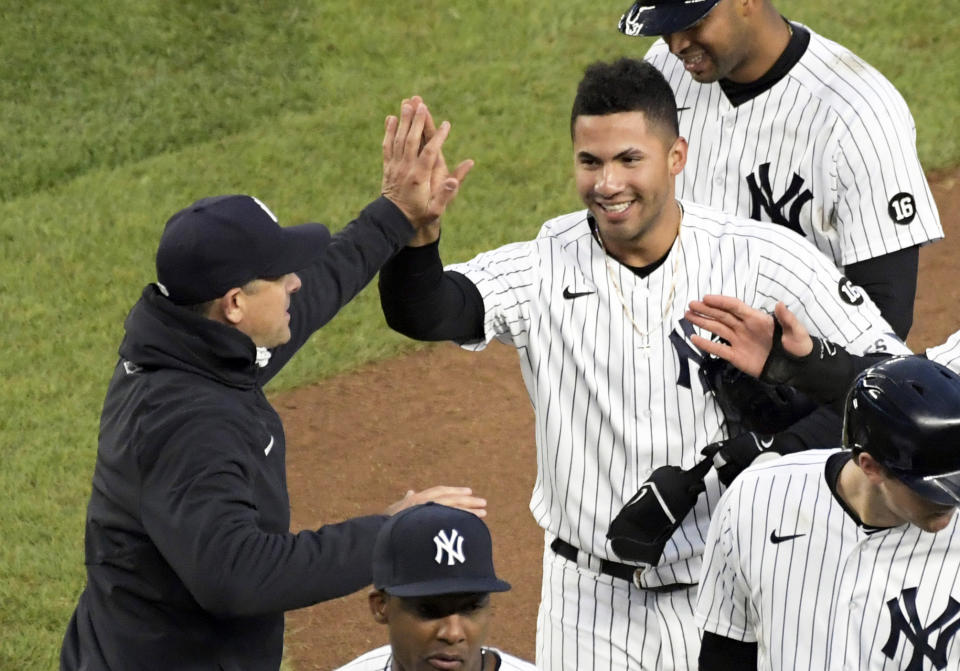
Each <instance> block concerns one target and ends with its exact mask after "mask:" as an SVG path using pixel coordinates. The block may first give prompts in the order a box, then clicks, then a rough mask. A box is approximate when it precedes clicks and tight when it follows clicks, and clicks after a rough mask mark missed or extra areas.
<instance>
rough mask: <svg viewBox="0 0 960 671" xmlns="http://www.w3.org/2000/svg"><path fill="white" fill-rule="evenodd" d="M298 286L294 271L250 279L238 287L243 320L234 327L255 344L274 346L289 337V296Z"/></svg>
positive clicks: (298, 279)
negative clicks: (250, 280)
mask: <svg viewBox="0 0 960 671" xmlns="http://www.w3.org/2000/svg"><path fill="white" fill-rule="evenodd" d="M299 289H300V278H299V277H298V276H297V274H296V273H287V274H286V275H281V276H280V277H277V278H272V279H261V280H254V281H253V282H250V283H248V284H247V285H246V286H245V287H244V288H243V289H241V293H242V300H243V305H244V313H243V315H244V316H243V320H242V321H241V322H240V323H238V324H237V328H238V329H240V330H241V331H243V332H244V333H246V334H247V335H248V336H250V339H251V340H253V342H254V344H255V345H257V346H258V347H276V346H277V345H282V344H283V343H285V342H287V341H288V340H290V313H289V312H288V310H289V309H290V295H291V294H293V293H296V292H297V291H298V290H299Z"/></svg>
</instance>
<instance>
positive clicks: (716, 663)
mask: <svg viewBox="0 0 960 671" xmlns="http://www.w3.org/2000/svg"><path fill="white" fill-rule="evenodd" d="M698 668H699V669H700V671H756V669H757V644H756V643H747V642H744V641H736V640H734V639H732V638H727V637H726V636H720V635H719V634H714V633H712V632H709V631H705V632H703V641H702V642H701V644H700V659H699V666H698Z"/></svg>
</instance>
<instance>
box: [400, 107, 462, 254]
mask: <svg viewBox="0 0 960 671" xmlns="http://www.w3.org/2000/svg"><path fill="white" fill-rule="evenodd" d="M385 128H386V131H385V133H384V137H383V182H382V186H381V193H382V194H383V195H384V196H385V197H386V198H388V199H390V200H391V201H392V202H393V203H394V204H395V205H396V206H397V207H399V208H400V210H401V211H402V212H403V213H404V214H405V215H406V216H407V219H409V220H410V223H411V224H412V225H413V227H414V228H415V229H417V231H418V234H419V233H420V231H421V230H422V229H424V228H425V227H428V226H430V225H431V224H436V222H437V221H438V220H439V218H440V216H441V215H442V214H443V213H444V211H445V210H446V208H447V205H449V204H450V203H451V202H452V201H453V199H454V198H456V196H457V193H458V192H459V190H460V185H461V184H462V183H463V180H464V179H465V178H466V176H467V173H468V172H470V169H471V168H472V167H473V161H472V160H470V159H467V160H465V161H463V162H461V163H460V164H459V165H458V166H457V168H456V169H455V170H454V171H453V172H452V173H451V172H449V170H448V169H447V164H446V160H445V159H444V156H443V151H442V149H443V143H444V142H445V141H446V139H447V136H448V135H449V133H450V123H449V122H448V121H444V122H443V123H442V124H440V126H439V127H436V126H435V125H434V121H433V117H432V116H431V115H430V111H429V110H428V109H427V106H426V104H425V103H424V102H423V100H422V99H421V98H420V97H419V96H414V97H412V98H407V99H404V100H403V102H402V103H401V105H400V116H399V118H398V117H396V116H393V115H390V116H388V117H387V118H386V121H385ZM436 234H437V235H439V231H438V230H437V231H436ZM434 239H435V237H434Z"/></svg>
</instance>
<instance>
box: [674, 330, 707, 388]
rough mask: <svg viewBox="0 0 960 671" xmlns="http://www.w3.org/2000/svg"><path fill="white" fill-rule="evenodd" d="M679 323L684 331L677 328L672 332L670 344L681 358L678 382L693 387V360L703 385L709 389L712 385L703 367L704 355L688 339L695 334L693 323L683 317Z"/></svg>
mask: <svg viewBox="0 0 960 671" xmlns="http://www.w3.org/2000/svg"><path fill="white" fill-rule="evenodd" d="M679 323H680V328H682V329H683V333H678V332H677V330H676V329H674V330H673V331H671V333H670V344H671V345H673V349H674V350H676V352H677V358H679V359H680V374H679V375H677V384H678V385H679V386H681V387H686V388H687V389H691V388H692V387H691V386H690V362H691V361H693V362H694V363H695V364H697V368H698V369H699V375H700V384H701V385H703V388H704V390H706V391H709V390H710V389H711V386H710V384H709V382H707V380H706V379H705V373H704V371H703V368H702V367H701V364H702V363H703V355H702V354H701V353H700V352H698V351H697V350H696V349H695V348H694V347H693V345H691V344H690V343H688V342H687V339H688V338H689V337H690V336H692V335H693V324H691V323H690V322H688V321H687V320H686V319H681V320H680V322H679Z"/></svg>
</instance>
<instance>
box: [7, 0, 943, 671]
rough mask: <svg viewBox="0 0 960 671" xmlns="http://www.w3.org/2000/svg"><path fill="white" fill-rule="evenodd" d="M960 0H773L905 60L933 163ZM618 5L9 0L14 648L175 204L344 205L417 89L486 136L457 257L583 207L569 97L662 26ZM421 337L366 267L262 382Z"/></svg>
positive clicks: (71, 522)
mask: <svg viewBox="0 0 960 671" xmlns="http://www.w3.org/2000/svg"><path fill="white" fill-rule="evenodd" d="M949 4H950V3H947V2H932V3H919V2H916V0H897V1H895V0H885V1H884V2H877V0H848V2H844V3H838V2H835V1H833V0H791V1H789V2H788V1H786V0H784V1H781V2H779V3H778V6H779V7H780V9H781V10H782V11H783V12H784V13H785V14H787V15H788V16H790V17H791V18H793V19H796V20H799V21H802V22H804V23H807V24H809V25H811V26H813V27H815V28H817V29H819V30H820V32H822V33H824V34H826V35H827V36H829V37H832V38H834V39H836V40H838V41H840V42H842V43H844V44H846V45H848V46H850V47H851V48H853V49H854V50H855V51H856V52H858V53H859V54H861V55H862V56H864V57H865V58H866V59H867V60H869V61H870V62H871V63H872V64H874V65H875V66H877V67H878V68H880V69H881V71H883V72H884V73H885V74H887V75H888V76H889V77H890V79H892V80H893V82H894V83H895V84H896V85H897V86H898V87H899V89H900V90H901V92H902V93H903V94H904V96H905V97H906V99H907V101H908V103H909V104H910V105H911V108H912V110H913V113H914V117H915V119H916V121H917V126H918V143H919V148H920V154H921V158H922V160H923V162H924V165H925V166H926V167H927V168H928V169H929V170H941V169H945V168H948V167H951V166H954V165H957V164H960V140H958V137H957V134H956V132H955V128H954V119H955V117H956V114H957V110H960V74H958V73H960V52H958V49H957V47H956V45H955V38H956V35H957V34H960V21H958V18H957V15H956V12H955V11H953V10H952V9H950V8H948V5H949ZM627 5H629V2H628V0H621V2H614V3H610V2H608V3H596V2H590V1H589V0H567V1H565V2H548V1H547V0H526V1H524V2H521V1H519V0H499V1H498V2H483V1H481V2H471V3H459V2H453V3H451V2H433V1H431V0H410V1H408V2H404V3H381V2H346V1H345V0H327V1H326V2H322V1H320V0H313V1H311V0H291V1H289V2H283V3H271V2H265V1H263V0H254V1H249V2H241V1H239V0H232V1H226V0H182V1H178V2H163V3H159V2H133V1H131V0H115V1H114V2H111V3H89V2H86V3H81V2H76V1H75V0H60V1H58V2H51V1H49V0H38V1H37V2H33V3H25V4H24V3H13V2H11V1H10V0H0V17H2V18H3V22H4V25H5V32H6V38H5V39H4V40H3V42H2V43H0V58H2V62H3V63H4V68H3V71H2V75H0V156H2V157H3V160H2V161H0V239H2V252H0V253H2V265H0V315H2V319H0V337H2V342H3V343H4V351H3V356H2V358H0V374H2V379H3V382H4V384H3V386H2V388H0V402H2V407H3V410H4V411H3V414H2V418H0V490H3V491H6V492H7V495H6V496H5V497H4V502H3V503H2V504H0V531H2V536H0V538H2V542H0V669H11V670H13V669H16V670H18V671H20V670H33V669H50V668H54V667H55V666H56V659H57V655H58V652H59V645H60V640H61V637H62V634H63V630H64V627H65V625H66V622H67V619H68V618H69V615H70V612H71V610H72V608H73V605H74V603H75V600H76V597H77V595H78V594H79V592H80V590H81V588H82V585H83V580H84V573H83V516H84V508H85V505H86V499H87V495H88V492H89V487H90V476H91V473H92V467H93V463H94V457H95V452H96V439H97V420H98V414H99V409H100V404H101V401H102V397H103V392H104V389H105V386H106V383H107V381H108V378H109V375H110V371H111V368H112V366H113V364H114V362H115V357H116V346H117V344H118V342H119V339H120V337H121V334H122V323H123V318H124V315H125V314H126V311H127V310H128V308H129V306H130V305H131V304H132V303H133V302H134V301H135V300H136V298H137V297H138V295H139V292H140V290H141V288H142V286H143V285H144V284H145V283H147V282H150V281H152V280H153V251H154V248H155V245H156V242H157V239H158V236H159V233H160V230H161V228H162V225H163V223H164V221H165V220H166V218H167V217H168V216H169V215H170V214H171V213H172V212H174V211H175V210H177V209H179V208H180V207H182V206H184V205H186V204H188V203H190V202H192V201H193V200H195V199H196V198H199V197H202V196H206V195H212V194H216V193H227V192H246V193H252V194H255V195H257V196H258V197H259V198H261V199H262V200H263V201H265V202H266V203H268V204H269V205H270V206H271V208H272V209H273V210H274V211H275V212H276V213H278V215H279V216H280V218H281V221H282V222H283V223H287V224H292V223H299V222H302V221H307V220H319V221H322V222H325V223H328V224H330V225H331V227H333V228H334V229H336V228H339V227H341V226H342V225H343V224H345V223H346V222H347V221H348V220H349V219H350V218H352V216H353V215H355V214H356V213H357V212H358V211H359V210H360V209H361V208H362V207H363V206H364V205H365V204H366V203H367V202H368V201H369V200H371V199H373V198H374V197H376V195H377V194H378V192H379V183H380V175H379V169H380V141H381V138H382V134H383V130H382V128H383V118H384V116H385V115H386V114H388V113H392V112H395V111H396V110H397V108H398V104H399V101H400V99H401V98H402V97H404V96H407V95H410V94H414V93H417V94H420V95H423V96H424V98H425V99H426V100H427V101H428V103H429V104H430V107H431V109H432V110H433V112H434V114H435V115H436V116H438V117H440V118H444V119H449V120H450V121H451V122H452V123H453V132H452V135H451V138H450V140H449V142H448V149H447V155H448V158H449V159H450V160H451V161H453V160H459V159H460V158H465V157H472V158H474V159H475V160H476V167H475V169H474V171H473V173H472V174H471V176H470V178H469V181H468V183H467V184H466V186H465V188H464V189H463V191H462V193H461V195H460V198H459V200H458V202H457V203H456V204H455V205H454V206H453V207H452V208H451V210H450V212H449V214H448V216H447V218H446V221H447V227H446V229H445V233H444V243H443V244H444V256H445V258H446V259H447V260H448V261H453V260H461V259H464V258H467V257H469V256H470V255H472V254H473V253H475V252H476V251H479V250H481V249H484V248H488V247H492V246H495V245H498V244H501V243H504V242H507V241H509V240H513V239H519V238H526V237H530V236H532V235H533V234H534V233H535V232H536V231H537V229H538V228H539V225H540V223H541V222H542V221H543V220H544V219H545V218H547V217H548V216H551V215H553V214H556V213H560V212H562V211H566V210H570V209H574V208H576V207H578V205H577V202H576V198H575V195H574V193H573V189H572V184H571V180H570V167H571V157H570V151H569V136H568V115H569V105H570V102H571V100H572V96H573V92H574V89H575V86H576V82H577V81H578V79H579V76H580V73H581V72H582V69H583V67H584V66H585V65H587V64H588V63H590V62H592V61H594V60H598V59H610V58H613V57H616V56H620V55H636V56H640V55H642V54H643V52H644V51H645V49H646V46H647V45H648V44H649V41H648V40H637V39H630V38H626V37H623V36H621V35H619V33H617V32H616V29H615V26H616V21H617V19H618V18H619V16H620V13H621V12H622V11H623V10H624V9H626V6H627ZM598 6H600V7H603V8H602V9H598ZM412 346H413V345H412V343H410V342H408V341H406V340H405V339H403V338H401V337H399V336H397V335H395V334H392V333H391V332H390V331H388V329H387V328H386V326H385V325H384V322H383V318H382V316H381V315H380V313H379V304H378V300H377V296H376V290H375V289H368V290H367V291H365V292H364V293H363V294H362V295H361V297H360V298H359V299H357V300H356V301H355V302H354V303H352V304H351V305H350V306H348V307H347V308H346V309H345V310H344V311H343V313H342V314H341V315H339V316H338V317H337V319H335V320H334V322H333V323H332V324H331V325H330V326H328V327H327V328H326V329H324V330H323V331H322V332H321V333H319V334H318V335H317V336H316V337H315V338H314V340H313V341H312V342H311V344H310V345H309V346H308V347H307V348H305V350H304V352H303V353H302V354H301V356H300V357H299V359H298V360H296V361H295V362H294V363H293V364H291V366H290V367H289V368H288V370H287V371H285V372H284V374H283V375H282V376H281V378H280V379H279V380H278V381H277V382H276V383H275V384H274V387H273V389H274V390H277V389H282V388H288V387H290V386H294V385H298V384H301V383H304V382H307V381H314V380H317V379H320V378H323V377H325V376H328V375H331V374H333V373H336V372H340V371H343V370H348V369H351V368H353V367H356V366H357V365H358V364H360V363H363V362H366V361H372V360H377V359H382V358H384V357H389V356H392V355H395V354H397V353H399V352H401V351H404V350H408V349H409V348H410V347H412Z"/></svg>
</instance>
